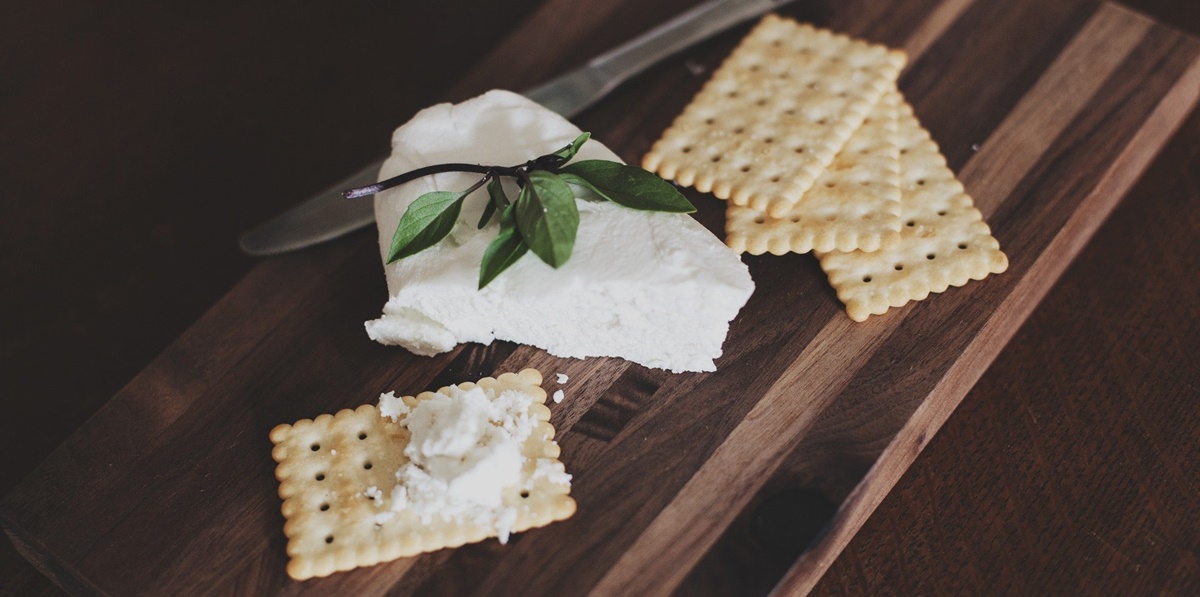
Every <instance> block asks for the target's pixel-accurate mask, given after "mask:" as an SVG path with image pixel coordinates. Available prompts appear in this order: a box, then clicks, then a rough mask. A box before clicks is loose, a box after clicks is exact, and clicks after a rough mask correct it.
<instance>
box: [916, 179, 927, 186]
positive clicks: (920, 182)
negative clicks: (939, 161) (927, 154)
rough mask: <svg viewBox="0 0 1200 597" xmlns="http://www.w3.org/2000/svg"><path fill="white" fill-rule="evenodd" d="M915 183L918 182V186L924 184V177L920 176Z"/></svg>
mask: <svg viewBox="0 0 1200 597" xmlns="http://www.w3.org/2000/svg"><path fill="white" fill-rule="evenodd" d="M917 184H918V185H920V186H925V179H924V178H922V179H921V180H918V181H917Z"/></svg>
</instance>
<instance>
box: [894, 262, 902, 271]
mask: <svg viewBox="0 0 1200 597" xmlns="http://www.w3.org/2000/svg"><path fill="white" fill-rule="evenodd" d="M894 269H895V270H896V271H900V270H902V269H904V266H903V265H901V264H899V263H897V264H896V267H895V268H894Z"/></svg>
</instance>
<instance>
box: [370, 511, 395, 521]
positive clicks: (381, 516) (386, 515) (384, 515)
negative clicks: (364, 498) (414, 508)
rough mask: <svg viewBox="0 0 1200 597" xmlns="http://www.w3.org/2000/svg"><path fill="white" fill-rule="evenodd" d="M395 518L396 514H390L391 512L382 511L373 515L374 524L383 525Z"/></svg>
mask: <svg viewBox="0 0 1200 597" xmlns="http://www.w3.org/2000/svg"><path fill="white" fill-rule="evenodd" d="M395 517H396V513H395V512H392V511H391V510H384V511H383V512H376V513H375V524H376V525H383V523H385V522H387V521H389V520H391V519H393V518H395Z"/></svg>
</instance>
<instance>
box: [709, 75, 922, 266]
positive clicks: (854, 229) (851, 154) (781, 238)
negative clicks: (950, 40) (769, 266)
mask: <svg viewBox="0 0 1200 597" xmlns="http://www.w3.org/2000/svg"><path fill="white" fill-rule="evenodd" d="M901 101H902V99H901V97H900V92H899V91H897V90H896V89H895V88H894V87H893V88H892V89H890V90H889V91H888V92H887V93H886V94H884V96H883V98H882V99H880V100H879V103H877V104H876V105H875V107H874V108H872V109H871V112H870V114H868V116H867V119H866V120H865V121H863V125H862V127H861V128H859V129H858V130H857V131H855V133H854V134H853V135H851V136H850V140H849V141H847V142H846V146H845V147H844V148H842V151H841V153H839V154H838V155H837V157H835V158H834V159H833V163H831V164H830V165H829V168H827V169H826V170H825V171H824V172H822V173H821V176H820V177H819V178H817V182H816V184H814V185H813V187H812V188H811V189H809V191H808V192H807V193H805V194H804V196H803V197H801V199H800V202H799V203H797V204H796V205H794V206H793V207H791V208H790V209H788V210H787V212H786V213H784V214H783V216H782V217H779V218H773V217H771V216H769V215H767V214H764V213H762V212H758V211H755V210H753V209H750V208H748V207H741V206H737V205H729V206H728V207H726V210H725V244H726V245H728V246H729V248H731V249H733V250H734V251H737V252H739V253H750V254H751V255H762V254H763V253H768V252H769V253H772V254H774V255H783V254H785V253H807V252H809V251H813V250H816V251H833V250H838V251H855V250H861V251H878V250H879V249H881V248H883V249H886V248H889V247H891V246H893V245H895V243H896V242H897V241H898V240H899V239H900V149H899V147H897V145H896V117H897V114H898V111H899V108H900V102H901Z"/></svg>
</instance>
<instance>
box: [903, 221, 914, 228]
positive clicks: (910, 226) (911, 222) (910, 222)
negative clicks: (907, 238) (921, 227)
mask: <svg viewBox="0 0 1200 597" xmlns="http://www.w3.org/2000/svg"><path fill="white" fill-rule="evenodd" d="M904 225H905V226H908V227H909V228H912V227H913V226H916V225H917V223H916V222H914V221H912V220H909V221H907V222H905V223H904Z"/></svg>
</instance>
